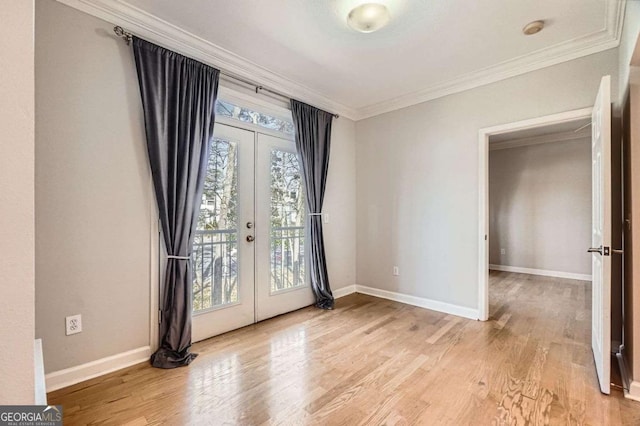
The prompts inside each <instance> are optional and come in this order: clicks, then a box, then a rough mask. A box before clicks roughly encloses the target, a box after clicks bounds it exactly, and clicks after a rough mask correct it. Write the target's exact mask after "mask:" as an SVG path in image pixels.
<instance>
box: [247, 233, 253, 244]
mask: <svg viewBox="0 0 640 426" xmlns="http://www.w3.org/2000/svg"><path fill="white" fill-rule="evenodd" d="M254 241H255V237H254V236H253V235H247V242H248V243H252V242H254Z"/></svg>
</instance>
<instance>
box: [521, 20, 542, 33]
mask: <svg viewBox="0 0 640 426" xmlns="http://www.w3.org/2000/svg"><path fill="white" fill-rule="evenodd" d="M543 28H544V21H542V20H540V21H533V22H529V23H528V24H527V25H525V26H524V28H523V29H522V32H523V33H524V35H533V34H537V33H539V32H540V31H542V29H543Z"/></svg>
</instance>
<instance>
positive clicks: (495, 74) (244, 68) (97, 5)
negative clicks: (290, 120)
mask: <svg viewBox="0 0 640 426" xmlns="http://www.w3.org/2000/svg"><path fill="white" fill-rule="evenodd" d="M57 1H58V2H60V3H63V4H65V5H67V6H70V7H73V8H75V9H78V10H81V11H83V12H85V13H88V14H90V15H93V16H96V17H98V18H100V19H103V20H105V21H107V22H110V23H112V24H114V25H120V26H122V27H124V28H125V29H126V30H128V31H131V32H133V33H134V34H136V35H138V36H140V37H143V38H146V39H148V40H149V41H152V42H154V43H157V44H160V45H163V46H165V47H167V48H170V49H173V50H176V51H178V52H180V53H182V54H184V55H188V56H191V57H193V58H195V59H198V60H200V61H203V62H205V63H208V64H211V65H212V66H214V67H216V68H220V69H222V70H224V71H226V72H228V73H231V74H234V75H237V76H239V77H243V78H246V79H250V80H252V81H255V82H256V83H259V84H260V85H262V86H264V87H268V88H270V89H274V90H276V91H279V92H282V93H285V94H286V95H287V96H290V97H294V98H296V99H300V100H301V101H304V102H307V103H309V104H312V105H315V106H317V107H318V108H322V109H325V110H327V111H330V112H333V113H336V114H340V115H342V116H344V117H347V118H350V119H352V120H361V119H365V118H369V117H373V116H376V115H380V114H384V113H387V112H391V111H395V110H398V109H402V108H406V107H409V106H412V105H416V104H419V103H422V102H426V101H430V100H433V99H437V98H441V97H444V96H448V95H451V94H454V93H459V92H463V91H465V90H469V89H473V88H476V87H480V86H484V85H487V84H490V83H495V82H497V81H500V80H504V79H507V78H511V77H515V76H518V75H521V74H525V73H528V72H531V71H535V70H539V69H542V68H546V67H549V66H552V65H557V64H560V63H562V62H566V61H570V60H573V59H577V58H581V57H584V56H587V55H592V54H594V53H598V52H602V51H604V50H607V49H611V48H614V47H617V46H618V45H619V44H620V36H621V33H622V21H623V18H624V9H625V2H624V1H619V0H607V8H606V10H607V12H606V13H607V16H606V19H605V23H604V25H605V26H604V28H603V29H602V30H600V31H597V32H594V33H591V34H588V35H586V36H583V37H580V38H576V39H573V40H568V41H566V42H563V43H560V44H556V45H554V46H552V47H549V48H546V49H541V50H538V51H536V52H533V53H531V54H528V55H525V56H521V57H518V58H514V59H512V60H509V61H505V62H502V63H500V64H497V65H494V66H491V67H488V68H484V69H482V70H479V71H475V72H472V73H468V74H465V75H463V76H460V77H458V78H455V79H452V80H449V81H446V82H443V83H440V84H437V85H435V86H432V87H428V88H425V89H421V90H418V91H415V92H412V93H408V94H405V95H402V96H399V97H396V98H393V99H389V100H387V101H384V102H379V103H376V104H373V105H369V106H366V107H363V108H358V109H356V108H352V107H349V106H346V105H344V104H341V103H339V102H335V101H332V100H331V99H329V98H327V97H325V96H324V95H322V94H320V93H318V92H316V91H314V90H312V89H310V88H308V87H306V86H304V85H301V84H299V83H296V82H295V81H293V80H291V79H288V78H286V77H284V76H282V75H280V74H278V73H275V72H273V71H270V70H268V69H267V68H265V67H262V66H260V65H258V64H256V63H254V62H252V61H249V60H247V59H245V58H243V57H241V56H239V55H236V54H235V53H233V52H230V51H229V50H226V49H224V48H222V47H220V46H218V45H216V44H214V43H211V42H209V41H207V40H205V39H203V38H201V37H198V36H196V35H194V34H192V33H190V32H188V31H185V30H183V29H181V28H179V27H177V26H175V25H173V24H171V23H169V22H167V21H164V20H162V19H160V18H158V17H156V16H154V15H151V14H149V13H147V12H145V11H143V10H141V9H139V8H136V7H134V6H132V5H129V4H127V3H125V2H123V1H120V0H118V1H115V0H57Z"/></svg>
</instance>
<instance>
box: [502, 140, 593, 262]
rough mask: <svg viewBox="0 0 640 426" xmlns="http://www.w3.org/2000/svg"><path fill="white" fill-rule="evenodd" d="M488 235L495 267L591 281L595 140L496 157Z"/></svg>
mask: <svg viewBox="0 0 640 426" xmlns="http://www.w3.org/2000/svg"><path fill="white" fill-rule="evenodd" d="M489 230H490V232H489V263H491V264H494V265H504V266H517V267H523V268H532V269H542V270H548V271H558V272H569V273H577V274H586V275H591V256H590V255H588V254H587V253H586V249H587V248H588V247H590V243H591V139H590V138H585V139H579V140H573V141H564V142H554V143H546V144H541V145H530V146H523V147H517V148H509V149H501V150H496V151H491V152H490V153H489ZM500 249H504V250H505V254H504V255H501V254H500Z"/></svg>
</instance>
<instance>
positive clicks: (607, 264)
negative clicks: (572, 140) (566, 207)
mask: <svg viewBox="0 0 640 426" xmlns="http://www.w3.org/2000/svg"><path fill="white" fill-rule="evenodd" d="M591 129H592V141H591V161H592V193H593V194H592V197H593V198H592V200H593V201H592V202H593V209H592V211H593V213H592V215H593V216H592V231H591V233H592V237H591V240H592V241H591V248H590V249H589V251H590V252H591V253H592V273H593V286H592V310H591V322H592V326H591V347H592V349H593V358H594V360H595V364H596V371H597V374H598V380H599V382H600V390H601V391H602V393H605V394H608V393H609V391H610V389H609V384H610V370H611V353H610V352H611V249H610V248H611V78H610V77H609V76H605V77H603V78H602V81H601V83H600V89H599V90H598V96H597V98H596V103H595V105H594V106H593V114H592V127H591Z"/></svg>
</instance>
